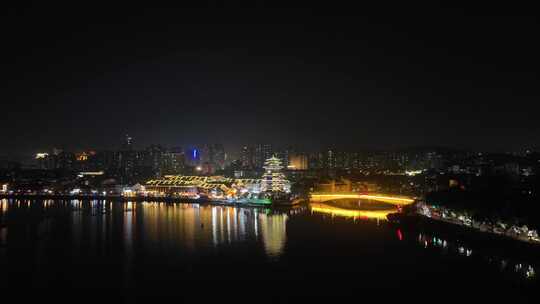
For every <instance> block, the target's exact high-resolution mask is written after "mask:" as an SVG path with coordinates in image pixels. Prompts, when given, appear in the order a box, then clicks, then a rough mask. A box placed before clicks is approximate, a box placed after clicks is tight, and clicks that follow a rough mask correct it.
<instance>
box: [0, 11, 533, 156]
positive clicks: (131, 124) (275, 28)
mask: <svg viewBox="0 0 540 304" xmlns="http://www.w3.org/2000/svg"><path fill="white" fill-rule="evenodd" d="M84 3H87V6H83V5H81V4H78V6H63V5H62V6H60V5H58V6H51V5H49V4H47V5H45V4H42V6H40V5H34V6H29V7H25V8H22V7H18V8H16V7H12V8H5V9H3V10H2V13H0V14H1V15H2V16H0V17H1V21H0V22H1V26H2V29H3V31H2V37H1V39H2V43H1V48H2V50H1V51H0V53H1V55H2V56H1V58H2V59H1V60H2V75H3V76H2V77H3V80H2V88H1V93H0V94H1V95H0V98H1V100H2V113H3V115H2V138H3V142H2V145H1V147H0V153H15V152H25V153H33V152H35V151H36V150H40V149H48V148H52V147H64V148H67V149H82V148H106V147H111V148H113V147H117V146H118V145H119V143H120V141H121V140H122V138H123V137H124V135H125V134H126V133H129V134H130V135H132V136H133V137H134V138H135V141H136V143H137V145H139V146H140V147H143V146H144V145H147V144H151V143H161V144H164V145H167V146H171V145H183V144H187V143H200V142H221V143H224V144H226V145H227V146H229V147H230V146H236V145H238V144H240V143H244V142H271V143H274V144H293V145H301V146H304V145H305V146H308V147H315V146H318V145H325V144H336V145H342V146H347V147H368V148H369V147H378V148H380V147H383V148H384V147H389V148H393V147H403V146H411V145H445V146H454V147H460V148H473V149H482V150H501V151H506V150H516V149H522V148H527V147H533V148H534V147H538V143H539V142H540V132H539V131H540V122H539V121H538V111H537V108H538V106H536V104H537V103H538V102H539V101H540V99H539V95H540V94H539V92H538V88H539V75H538V71H539V70H540V69H539V68H540V60H539V55H540V49H539V47H538V45H537V42H538V37H539V29H540V28H539V19H538V17H537V16H533V15H530V14H533V13H535V12H536V10H533V9H532V8H527V7H520V8H512V7H508V4H507V6H504V7H496V6H491V7H489V6H482V7H480V6H479V7H448V6H445V5H442V4H438V3H437V4H431V5H429V6H426V5H418V6H405V5H401V6H395V5H392V4H391V3H383V4H381V5H380V6H379V7H376V6H366V5H364V6H357V7H339V6H335V7H330V6H327V7H318V8H306V7H297V8H277V7H275V8H272V7H269V6H267V5H265V4H264V3H262V4H257V5H256V6H255V7H252V8H242V7H221V6H219V5H210V6H209V7H206V8H140V7H133V6H130V5H125V6H122V7H120V6H119V7H112V6H110V5H108V6H97V5H95V4H93V3H92V2H84ZM149 3H150V2H149ZM331 3H332V2H331V1H328V2H327V4H328V5H330V4H331Z"/></svg>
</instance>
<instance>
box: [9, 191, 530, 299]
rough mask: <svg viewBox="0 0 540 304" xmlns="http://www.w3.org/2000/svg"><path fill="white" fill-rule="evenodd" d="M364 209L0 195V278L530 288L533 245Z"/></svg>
mask: <svg viewBox="0 0 540 304" xmlns="http://www.w3.org/2000/svg"><path fill="white" fill-rule="evenodd" d="M368 209H371V210H368V211H359V210H355V209H354V208H353V209H351V208H350V206H347V208H344V209H343V208H335V206H332V204H331V203H328V206H325V205H312V206H303V207H300V208H296V209H293V210H282V211H277V210H270V209H255V208H236V207H226V206H212V205H198V204H169V205H168V204H163V203H120V202H105V201H52V200H50V201H47V200H46V201H18V200H1V201H0V219H1V223H2V228H1V231H0V244H1V247H0V267H1V268H0V269H1V270H0V271H1V274H2V275H1V276H0V284H1V286H2V287H18V288H20V287H21V286H23V287H24V288H31V287H38V288H40V287H50V288H59V287H61V288H63V289H65V288H70V287H81V288H101V287H129V288H136V290H138V291H144V290H168V291H171V290H176V291H177V290H179V288H180V289H182V288H188V287H189V286H196V285H199V286H206V287H211V286H231V285H234V289H235V292H240V293H242V288H244V287H245V288H259V289H262V290H265V291H266V292H271V293H278V294H290V293H292V294H300V295H302V294H311V295H313V294H336V295H338V294H339V295H343V294H352V295H359V294H358V293H359V290H362V289H365V288H378V289H385V290H387V289H402V288H406V289H407V290H408V291H407V292H409V293H411V294H416V295H422V294H423V293H425V292H430V293H431V294H432V293H433V291H434V290H435V291H437V292H440V293H441V295H444V294H454V295H456V294H459V293H460V292H462V290H464V289H468V290H470V289H471V288H472V289H473V290H474V291H476V292H478V294H480V293H486V295H490V296H494V297H495V295H498V294H506V295H511V296H512V297H514V296H515V297H516V299H519V298H529V297H531V295H532V296H534V294H535V293H538V292H537V291H536V289H537V287H538V275H537V273H536V272H537V271H539V270H540V269H539V268H538V259H537V258H535V257H539V256H540V252H532V253H531V254H525V257H523V256H521V255H519V254H518V255H514V254H513V253H512V252H507V253H505V251H504V250H502V254H501V251H498V250H495V251H490V249H489V248H483V247H482V246H480V247H478V246H476V244H470V243H469V244H464V243H462V242H461V241H460V240H458V239H452V238H451V237H447V236H445V237H442V236H441V235H440V233H438V232H436V231H429V230H427V231H426V229H416V228H411V227H408V228H405V227H396V226H392V225H390V224H389V223H387V222H386V221H384V220H382V219H383V218H384V214H385V213H384V211H381V210H379V209H380V208H368ZM495 249H496V248H495ZM531 250H538V249H531ZM529 256H531V257H529ZM184 292H189V290H186V289H184ZM384 296H385V295H384V294H381V297H384ZM529 299H530V298H529Z"/></svg>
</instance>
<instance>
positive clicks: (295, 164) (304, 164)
mask: <svg viewBox="0 0 540 304" xmlns="http://www.w3.org/2000/svg"><path fill="white" fill-rule="evenodd" d="M287 168H289V169H291V170H307V169H308V156H307V155H306V154H303V153H295V154H291V155H290V156H289V165H288V166H287Z"/></svg>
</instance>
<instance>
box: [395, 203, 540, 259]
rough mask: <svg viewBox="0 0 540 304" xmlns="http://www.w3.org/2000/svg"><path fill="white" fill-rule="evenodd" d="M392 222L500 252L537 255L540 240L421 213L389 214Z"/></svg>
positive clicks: (528, 255)
mask: <svg viewBox="0 0 540 304" xmlns="http://www.w3.org/2000/svg"><path fill="white" fill-rule="evenodd" d="M388 220H389V222H390V223H393V224H396V225H397V226H403V227H404V228H407V229H412V230H417V231H419V232H423V233H426V232H428V233H437V234H438V235H439V236H443V237H445V238H453V239H456V240H460V242H464V243H469V244H477V245H479V246H482V247H484V248H490V249H491V250H494V251H496V252H499V254H503V253H505V251H512V252H514V253H518V255H522V256H526V257H528V258H530V257H531V256H537V252H538V251H537V250H538V249H540V242H538V241H535V240H530V239H522V238H516V237H512V236H510V235H504V234H496V233H491V232H488V231H482V230H480V229H477V228H475V227H472V226H467V225H463V224H459V223H456V222H453V221H447V220H444V219H441V218H433V217H427V216H425V215H423V214H420V213H408V214H395V213H394V214H392V215H389V216H388Z"/></svg>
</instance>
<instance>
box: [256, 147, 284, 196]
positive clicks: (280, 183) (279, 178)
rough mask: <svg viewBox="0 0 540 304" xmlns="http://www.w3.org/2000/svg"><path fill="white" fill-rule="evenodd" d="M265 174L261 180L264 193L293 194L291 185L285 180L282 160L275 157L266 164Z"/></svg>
mask: <svg viewBox="0 0 540 304" xmlns="http://www.w3.org/2000/svg"><path fill="white" fill-rule="evenodd" d="M263 168H264V170H265V172H264V174H263V176H262V179H261V191H262V192H284V193H289V192H291V183H290V182H289V181H288V180H287V179H286V178H285V175H284V174H283V173H282V172H281V169H283V166H282V165H281V160H280V159H279V158H277V157H276V156H275V155H274V156H272V157H270V158H269V159H267V160H266V161H265V162H264V166H263Z"/></svg>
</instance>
